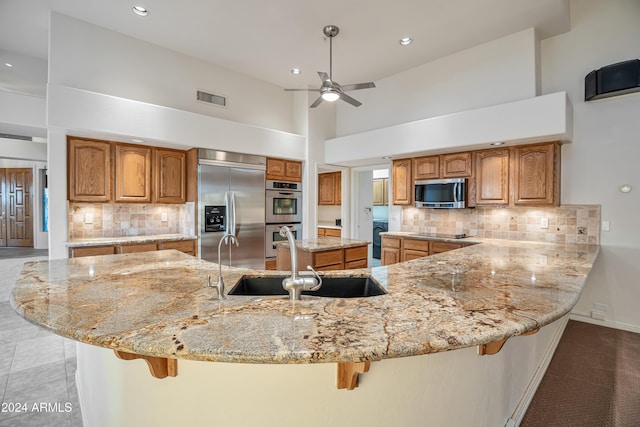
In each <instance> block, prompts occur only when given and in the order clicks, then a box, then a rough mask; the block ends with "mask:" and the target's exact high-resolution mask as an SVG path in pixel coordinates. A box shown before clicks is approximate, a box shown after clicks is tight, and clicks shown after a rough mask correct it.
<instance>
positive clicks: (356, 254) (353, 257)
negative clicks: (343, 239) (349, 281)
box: [344, 246, 369, 263]
mask: <svg viewBox="0 0 640 427" xmlns="http://www.w3.org/2000/svg"><path fill="white" fill-rule="evenodd" d="M368 255H369V251H368V250H367V247H366V246H359V247H357V248H346V249H345V250H344V262H345V263H347V262H350V261H357V260H361V259H367V256H368Z"/></svg>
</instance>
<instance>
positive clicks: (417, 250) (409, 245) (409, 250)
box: [401, 239, 430, 261]
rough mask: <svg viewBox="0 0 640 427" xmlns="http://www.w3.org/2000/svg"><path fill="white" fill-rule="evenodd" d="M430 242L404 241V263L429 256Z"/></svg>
mask: <svg viewBox="0 0 640 427" xmlns="http://www.w3.org/2000/svg"><path fill="white" fill-rule="evenodd" d="M429 243H430V242H429V241H428V240H418V239H402V257H401V259H402V261H411V260H412V259H417V258H422V257H426V256H429V255H430V253H429Z"/></svg>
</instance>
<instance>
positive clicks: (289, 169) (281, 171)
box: [266, 157, 302, 182]
mask: <svg viewBox="0 0 640 427" xmlns="http://www.w3.org/2000/svg"><path fill="white" fill-rule="evenodd" d="M266 176H267V179H272V180H281V181H295V182H302V162H298V161H295V160H284V159H274V158H271V157H268V158H267V172H266Z"/></svg>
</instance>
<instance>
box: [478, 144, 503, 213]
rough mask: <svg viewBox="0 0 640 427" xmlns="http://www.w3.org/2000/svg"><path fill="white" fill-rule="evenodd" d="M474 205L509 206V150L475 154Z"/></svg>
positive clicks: (485, 151) (486, 151)
mask: <svg viewBox="0 0 640 427" xmlns="http://www.w3.org/2000/svg"><path fill="white" fill-rule="evenodd" d="M475 155H476V205H478V206H480V205H494V206H495V205H507V204H509V149H508V148H504V149H503V148H500V149H495V150H484V151H478V152H477V153H476V154H475Z"/></svg>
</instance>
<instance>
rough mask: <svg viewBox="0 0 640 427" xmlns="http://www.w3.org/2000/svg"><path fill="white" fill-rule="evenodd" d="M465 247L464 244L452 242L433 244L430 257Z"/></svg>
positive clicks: (434, 242) (433, 242)
mask: <svg viewBox="0 0 640 427" xmlns="http://www.w3.org/2000/svg"><path fill="white" fill-rule="evenodd" d="M462 246H464V245H463V244H462V243H450V242H438V241H435V240H434V241H432V242H431V249H430V250H429V254H430V255H435V254H439V253H442V252H447V251H452V250H454V249H460V248H461V247H462Z"/></svg>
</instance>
